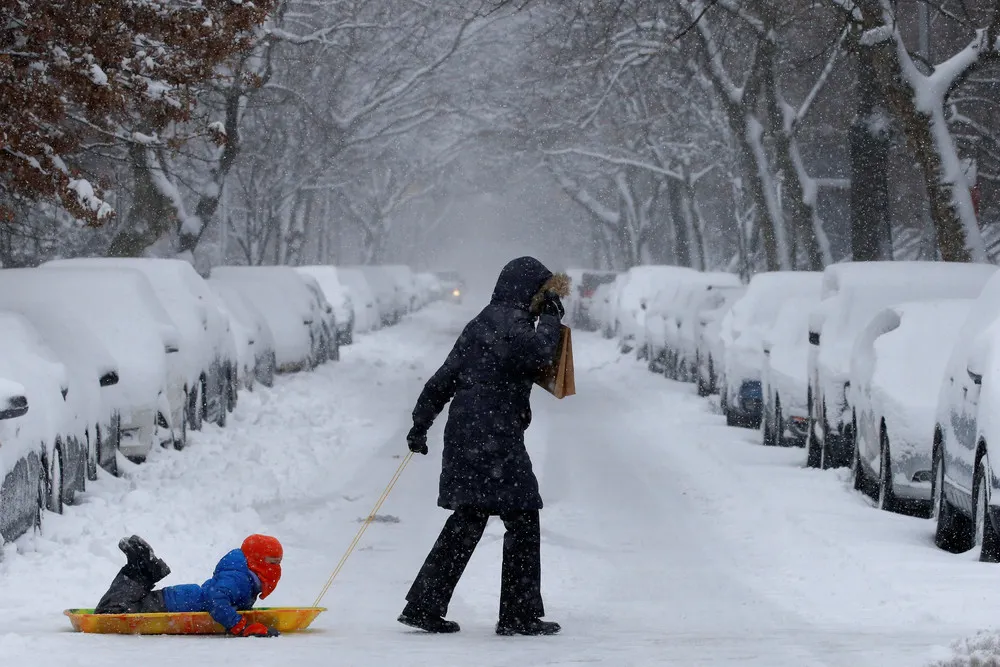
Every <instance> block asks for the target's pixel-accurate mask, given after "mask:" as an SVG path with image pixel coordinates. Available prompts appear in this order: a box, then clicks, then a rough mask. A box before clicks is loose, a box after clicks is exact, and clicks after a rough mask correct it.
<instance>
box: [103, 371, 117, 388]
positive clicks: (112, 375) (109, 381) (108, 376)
mask: <svg viewBox="0 0 1000 667" xmlns="http://www.w3.org/2000/svg"><path fill="white" fill-rule="evenodd" d="M98 384H100V385H101V386H102V387H111V386H113V385H116V384H118V373H117V372H115V371H108V372H107V373H105V374H104V375H102V376H101V379H100V380H98Z"/></svg>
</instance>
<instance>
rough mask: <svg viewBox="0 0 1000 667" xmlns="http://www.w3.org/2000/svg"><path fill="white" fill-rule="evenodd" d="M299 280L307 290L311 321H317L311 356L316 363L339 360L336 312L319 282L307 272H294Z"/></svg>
mask: <svg viewBox="0 0 1000 667" xmlns="http://www.w3.org/2000/svg"><path fill="white" fill-rule="evenodd" d="M295 273H296V275H297V276H298V278H299V280H301V281H302V282H303V283H305V286H306V288H307V289H308V290H309V297H310V298H309V300H310V303H311V307H312V312H313V322H314V323H316V322H318V323H319V327H314V328H315V329H316V336H317V337H316V338H314V340H313V358H314V360H315V362H316V363H317V364H323V363H326V362H327V361H340V336H339V335H337V330H338V328H339V327H338V325H337V314H336V312H334V310H333V306H331V305H330V302H329V301H327V300H326V296H325V295H324V294H323V288H321V287H320V286H319V282H318V281H317V280H316V279H315V278H313V277H312V276H311V275H309V274H308V273H298V272H295Z"/></svg>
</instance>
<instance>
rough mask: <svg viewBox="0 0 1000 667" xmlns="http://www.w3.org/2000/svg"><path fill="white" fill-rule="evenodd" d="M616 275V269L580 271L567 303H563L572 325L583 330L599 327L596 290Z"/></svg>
mask: <svg viewBox="0 0 1000 667" xmlns="http://www.w3.org/2000/svg"><path fill="white" fill-rule="evenodd" d="M617 276H618V272H617V271H592V270H587V271H581V272H580V279H579V282H577V281H576V280H574V282H573V285H572V288H573V296H572V299H571V301H570V303H569V304H565V306H566V312H567V314H569V315H570V316H571V317H572V322H573V326H574V327H576V328H578V329H581V330H583V331H597V329H598V328H599V327H600V323H599V316H598V315H597V310H598V307H597V306H595V303H599V302H598V301H597V298H598V296H597V291H598V289H599V288H601V287H602V286H604V285H610V284H611V283H613V282H614V281H615V278H616V277H617Z"/></svg>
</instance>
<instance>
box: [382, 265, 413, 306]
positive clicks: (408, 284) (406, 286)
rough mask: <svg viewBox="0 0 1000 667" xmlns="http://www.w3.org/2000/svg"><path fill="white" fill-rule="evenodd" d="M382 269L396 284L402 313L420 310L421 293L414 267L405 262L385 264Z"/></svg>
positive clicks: (397, 299)
mask: <svg viewBox="0 0 1000 667" xmlns="http://www.w3.org/2000/svg"><path fill="white" fill-rule="evenodd" d="M382 269H383V270H385V272H386V273H388V274H389V276H390V277H391V278H392V280H393V282H394V284H395V285H396V301H397V303H398V304H399V305H400V307H401V308H402V313H403V314H406V313H412V312H415V311H417V310H419V309H420V295H419V292H418V291H417V283H416V278H415V277H414V275H413V269H411V268H410V267H408V266H405V265H403V264H384V265H383V266H382Z"/></svg>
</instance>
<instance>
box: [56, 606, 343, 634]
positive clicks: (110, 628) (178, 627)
mask: <svg viewBox="0 0 1000 667" xmlns="http://www.w3.org/2000/svg"><path fill="white" fill-rule="evenodd" d="M324 611H326V607H301V608H299V607H261V608H259V609H250V610H248V611H241V612H240V613H241V614H242V615H243V616H244V618H246V619H247V623H248V624H249V623H263V624H264V625H266V626H268V627H272V628H274V629H275V630H277V631H278V632H282V633H285V632H298V631H300V630H305V629H306V628H308V627H309V624H310V623H312V622H313V621H314V620H315V619H316V617H317V616H319V615H320V614H321V613H323V612H324ZM63 613H64V614H66V615H67V616H69V622H70V623H72V624H73V629H74V630H76V631H77V632H87V633H94V634H101V635H224V634H226V629H225V628H223V627H222V626H221V625H219V624H218V623H216V622H215V621H214V620H212V617H211V616H209V615H208V612H204V611H197V612H176V613H164V614H95V613H94V610H93V609H67V610H66V611H64V612H63Z"/></svg>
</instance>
